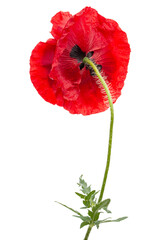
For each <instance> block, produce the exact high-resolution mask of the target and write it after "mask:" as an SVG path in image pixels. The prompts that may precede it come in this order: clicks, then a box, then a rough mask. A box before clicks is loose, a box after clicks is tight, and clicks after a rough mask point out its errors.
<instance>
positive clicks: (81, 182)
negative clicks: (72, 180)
mask: <svg viewBox="0 0 160 240" xmlns="http://www.w3.org/2000/svg"><path fill="white" fill-rule="evenodd" d="M82 177H83V175H81V176H80V178H79V183H78V185H79V187H81V191H82V192H83V193H84V194H85V195H87V194H89V193H90V192H91V187H90V186H88V185H87V183H86V182H85V180H84V179H83V178H82Z"/></svg>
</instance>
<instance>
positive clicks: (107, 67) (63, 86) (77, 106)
mask: <svg viewBox="0 0 160 240" xmlns="http://www.w3.org/2000/svg"><path fill="white" fill-rule="evenodd" d="M51 22H52V24H53V27H52V30H51V34H52V35H53V37H54V39H49V40H48V41H47V42H46V43H43V42H40V43H38V45H37V46H36V47H35V48H34V50H33V51H32V55H31V58H30V75H31V80H32V83H33V85H34V86H35V88H36V89H37V91H38V93H39V94H40V95H41V96H42V97H43V98H44V99H45V100H46V101H48V102H50V103H52V104H57V105H59V106H63V107H64V108H65V109H66V110H68V111H69V112H70V113H73V114H75V113H76V114H83V115H89V114H93V113H98V112H102V111H105V110H106V109H107V108H108V107H109V103H108V100H107V96H106V94H105V92H104V90H103V87H101V83H100V82H99V81H98V79H97V77H96V76H95V74H94V71H93V70H92V69H90V68H89V67H87V66H85V65H84V64H83V61H82V60H83V58H84V57H85V56H87V57H88V58H90V60H92V61H93V62H94V63H95V64H96V66H97V68H98V69H99V71H100V72H101V74H102V76H103V77H104V79H105V81H106V83H107V85H108V87H109V90H110V92H111V96H112V100H113V103H114V102H115V101H116V100H117V98H118V97H119V96H120V95H121V89H122V87H123V85H124V80H125V78H126V74H127V68H128V62H129V56H130V47H129V44H128V40H127V36H126V33H125V32H123V31H122V30H121V29H120V27H119V26H118V24H117V23H116V22H115V21H113V20H110V19H106V18H104V17H102V16H101V15H99V14H98V13H97V11H96V10H94V9H92V8H90V7H86V8H84V9H83V10H82V11H80V12H79V13H78V14H76V15H74V16H72V15H71V14H70V13H68V12H59V13H57V14H56V15H55V16H54V17H53V18H52V20H51Z"/></svg>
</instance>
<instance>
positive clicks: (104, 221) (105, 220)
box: [95, 217, 128, 225]
mask: <svg viewBox="0 0 160 240" xmlns="http://www.w3.org/2000/svg"><path fill="white" fill-rule="evenodd" d="M126 218H128V217H121V218H117V219H115V220H112V219H111V220H108V219H109V218H105V219H103V220H99V221H96V222H95V225H97V224H98V225H99V224H100V223H107V222H120V221H123V220H125V219H126Z"/></svg>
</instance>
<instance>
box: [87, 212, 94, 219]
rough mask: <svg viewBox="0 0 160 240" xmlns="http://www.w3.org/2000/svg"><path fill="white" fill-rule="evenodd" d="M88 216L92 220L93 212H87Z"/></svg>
mask: <svg viewBox="0 0 160 240" xmlns="http://www.w3.org/2000/svg"><path fill="white" fill-rule="evenodd" d="M88 216H90V217H91V218H92V217H93V212H92V211H90V210H88Z"/></svg>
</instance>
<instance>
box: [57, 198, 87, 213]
mask: <svg viewBox="0 0 160 240" xmlns="http://www.w3.org/2000/svg"><path fill="white" fill-rule="evenodd" d="M55 202H56V203H58V204H60V205H62V206H63V207H66V208H68V209H69V210H71V211H72V212H74V213H76V214H78V215H79V216H82V214H81V213H80V212H78V211H76V210H74V209H73V208H70V207H68V206H66V205H64V204H62V203H60V202H57V201H55Z"/></svg>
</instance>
